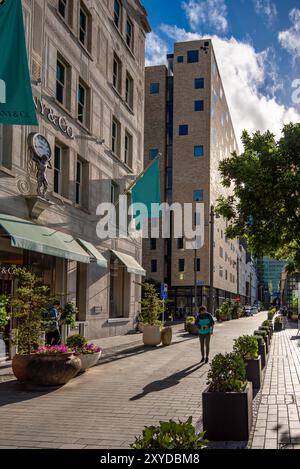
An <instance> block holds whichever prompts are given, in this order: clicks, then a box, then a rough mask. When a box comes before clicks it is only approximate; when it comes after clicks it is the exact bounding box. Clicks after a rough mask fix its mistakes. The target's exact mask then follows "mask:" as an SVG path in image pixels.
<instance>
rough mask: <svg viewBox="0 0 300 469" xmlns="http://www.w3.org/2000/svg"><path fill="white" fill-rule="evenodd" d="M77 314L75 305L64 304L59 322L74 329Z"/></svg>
mask: <svg viewBox="0 0 300 469" xmlns="http://www.w3.org/2000/svg"><path fill="white" fill-rule="evenodd" d="M77 314H78V309H77V308H76V306H75V304H74V303H72V302H69V303H66V305H65V307H64V309H63V311H62V313H61V316H60V320H61V322H62V323H63V324H65V325H66V326H71V327H74V326H75V323H76V316H77Z"/></svg>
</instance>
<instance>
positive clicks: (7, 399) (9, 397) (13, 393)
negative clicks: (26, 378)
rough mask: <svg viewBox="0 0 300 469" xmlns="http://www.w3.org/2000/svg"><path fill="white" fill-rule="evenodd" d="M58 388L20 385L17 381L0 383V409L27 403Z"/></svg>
mask: <svg viewBox="0 0 300 469" xmlns="http://www.w3.org/2000/svg"><path fill="white" fill-rule="evenodd" d="M59 388H60V386H59V387H57V386H56V387H43V388H42V387H40V386H34V385H32V384H27V383H20V382H19V381H17V380H13V381H5V382H3V383H0V407H2V406H5V405H9V404H15V403H16V402H24V401H29V400H30V399H35V398H36V397H40V396H44V395H45V394H49V393H50V392H53V391H56V390H57V389H59Z"/></svg>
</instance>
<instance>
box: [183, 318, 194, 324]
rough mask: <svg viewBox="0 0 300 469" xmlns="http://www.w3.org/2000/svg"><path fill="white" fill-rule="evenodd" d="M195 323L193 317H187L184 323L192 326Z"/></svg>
mask: <svg viewBox="0 0 300 469" xmlns="http://www.w3.org/2000/svg"><path fill="white" fill-rule="evenodd" d="M195 321H196V318H195V316H187V317H186V318H185V323H186V324H194V322H195Z"/></svg>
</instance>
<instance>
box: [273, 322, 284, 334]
mask: <svg viewBox="0 0 300 469" xmlns="http://www.w3.org/2000/svg"><path fill="white" fill-rule="evenodd" d="M274 331H275V332H280V331H282V323H281V322H275V324H274Z"/></svg>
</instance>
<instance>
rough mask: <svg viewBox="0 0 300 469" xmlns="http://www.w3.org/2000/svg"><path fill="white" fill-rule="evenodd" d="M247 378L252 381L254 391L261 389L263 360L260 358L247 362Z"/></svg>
mask: <svg viewBox="0 0 300 469" xmlns="http://www.w3.org/2000/svg"><path fill="white" fill-rule="evenodd" d="M245 363H246V378H247V380H248V381H251V383H252V387H253V388H254V389H260V386H261V359H260V357H259V358H257V359H252V360H245Z"/></svg>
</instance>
